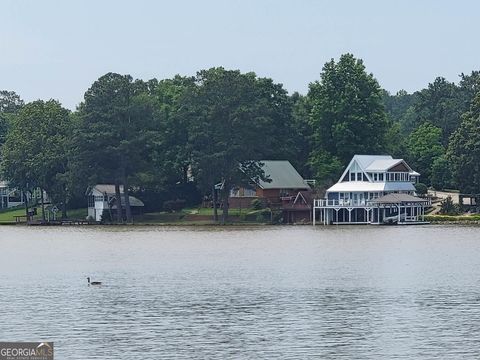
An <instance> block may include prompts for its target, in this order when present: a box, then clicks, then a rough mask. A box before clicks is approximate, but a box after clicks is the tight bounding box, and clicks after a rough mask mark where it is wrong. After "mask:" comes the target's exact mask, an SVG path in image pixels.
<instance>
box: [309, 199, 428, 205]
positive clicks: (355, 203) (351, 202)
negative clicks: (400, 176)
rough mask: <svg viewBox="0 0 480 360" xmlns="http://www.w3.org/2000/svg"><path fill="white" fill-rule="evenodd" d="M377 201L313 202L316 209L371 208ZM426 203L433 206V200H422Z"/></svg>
mask: <svg viewBox="0 0 480 360" xmlns="http://www.w3.org/2000/svg"><path fill="white" fill-rule="evenodd" d="M374 200H375V199H370V200H365V199H357V200H354V199H340V200H339V199H332V200H326V199H315V200H313V206H314V207H337V206H353V207H355V206H359V207H361V206H371V205H373V204H374V203H373V201H374ZM422 200H424V201H425V203H424V206H431V205H432V199H431V198H422Z"/></svg>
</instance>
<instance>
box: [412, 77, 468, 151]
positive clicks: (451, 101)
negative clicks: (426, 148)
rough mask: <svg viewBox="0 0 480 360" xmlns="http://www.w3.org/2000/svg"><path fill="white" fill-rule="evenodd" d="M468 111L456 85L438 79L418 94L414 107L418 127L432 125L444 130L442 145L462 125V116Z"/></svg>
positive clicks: (445, 143) (446, 142) (444, 144)
mask: <svg viewBox="0 0 480 360" xmlns="http://www.w3.org/2000/svg"><path fill="white" fill-rule="evenodd" d="M467 109H468V107H467V105H466V103H465V101H464V100H462V93H461V91H460V89H459V87H457V86H456V85H455V84H454V83H452V82H449V81H447V80H446V79H445V78H442V77H438V78H436V79H435V81H434V82H433V83H431V84H428V87H427V88H426V89H423V90H422V91H420V92H418V96H417V102H416V103H415V105H414V112H415V116H416V120H415V121H416V124H417V126H419V125H421V124H424V123H427V122H428V123H430V124H432V125H435V126H436V127H438V128H440V129H442V144H443V146H446V145H447V144H448V139H449V137H450V135H451V134H452V133H453V132H454V131H455V130H456V129H457V127H458V126H459V124H460V117H461V115H462V114H463V113H464V112H465V111H466V110H467Z"/></svg>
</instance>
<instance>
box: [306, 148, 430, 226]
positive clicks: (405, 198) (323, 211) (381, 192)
mask: <svg viewBox="0 0 480 360" xmlns="http://www.w3.org/2000/svg"><path fill="white" fill-rule="evenodd" d="M419 176H420V174H419V173H418V172H416V171H414V170H413V169H412V168H411V167H410V166H409V165H408V164H407V163H406V162H405V160H403V159H394V158H392V157H391V156H388V155H355V156H354V157H353V158H352V160H351V161H350V163H349V164H348V166H347V168H346V169H345V171H344V172H343V174H342V175H341V176H340V179H339V180H338V182H337V183H336V184H335V185H333V186H332V187H330V188H329V189H328V190H327V191H326V195H325V199H318V200H314V209H313V211H314V219H315V218H316V215H317V213H318V215H319V220H320V221H321V222H323V223H324V224H381V223H414V222H420V221H421V220H423V215H424V212H425V207H426V206H429V204H430V202H429V200H428V199H424V198H419V197H417V196H416V193H415V186H414V184H415V183H416V182H417V181H418V178H419Z"/></svg>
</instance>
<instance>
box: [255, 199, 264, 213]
mask: <svg viewBox="0 0 480 360" xmlns="http://www.w3.org/2000/svg"><path fill="white" fill-rule="evenodd" d="M263 208H264V205H263V201H262V200H260V199H253V200H252V209H254V210H260V209H263Z"/></svg>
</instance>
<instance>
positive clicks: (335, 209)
mask: <svg viewBox="0 0 480 360" xmlns="http://www.w3.org/2000/svg"><path fill="white" fill-rule="evenodd" d="M430 205H431V202H430V199H424V198H419V197H416V196H413V195H409V194H400V193H392V194H387V195H384V196H381V197H379V198H377V199H374V200H369V201H366V202H362V203H360V202H350V203H347V204H346V203H342V202H340V201H331V200H314V207H313V224H314V225H315V224H316V222H317V220H318V221H319V222H320V223H322V224H324V225H330V224H333V225H349V224H375V225H380V224H399V225H408V224H424V223H426V222H425V208H426V207H428V206H430Z"/></svg>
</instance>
